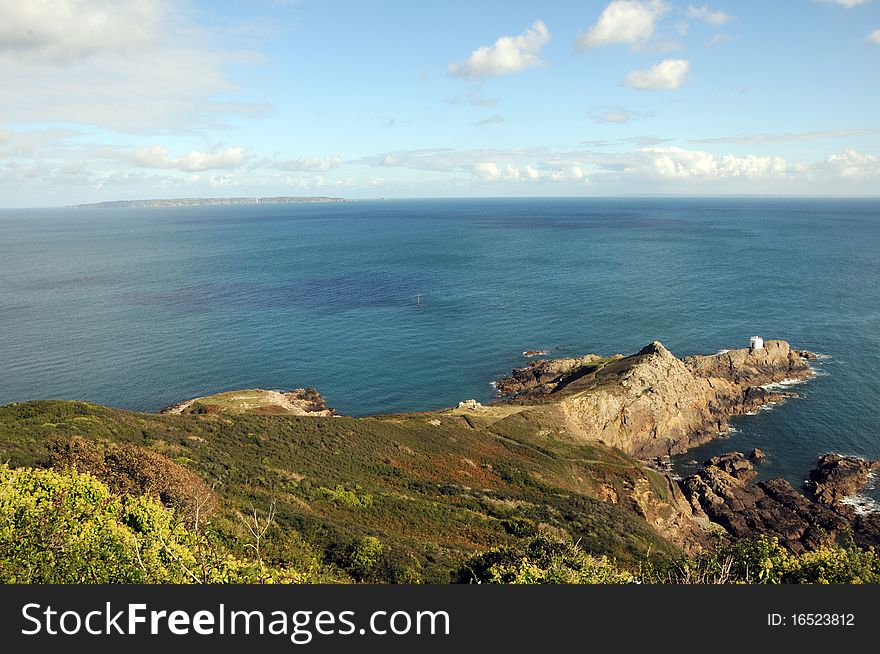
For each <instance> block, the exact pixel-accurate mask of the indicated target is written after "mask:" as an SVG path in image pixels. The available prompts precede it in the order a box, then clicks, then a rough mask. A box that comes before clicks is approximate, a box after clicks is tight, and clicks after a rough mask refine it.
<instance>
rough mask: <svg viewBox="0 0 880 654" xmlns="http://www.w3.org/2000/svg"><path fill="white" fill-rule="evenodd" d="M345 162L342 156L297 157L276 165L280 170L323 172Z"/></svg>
mask: <svg viewBox="0 0 880 654" xmlns="http://www.w3.org/2000/svg"><path fill="white" fill-rule="evenodd" d="M343 163H345V162H344V161H343V160H342V159H341V158H340V157H327V158H325V159H320V158H316V157H298V158H295V159H288V160H287V161H282V162H281V163H279V164H277V165H276V166H275V167H277V168H278V169H280V170H287V171H291V172H312V173H323V172H326V171H328V170H330V169H331V168H337V167H339V166H341V165H342V164H343Z"/></svg>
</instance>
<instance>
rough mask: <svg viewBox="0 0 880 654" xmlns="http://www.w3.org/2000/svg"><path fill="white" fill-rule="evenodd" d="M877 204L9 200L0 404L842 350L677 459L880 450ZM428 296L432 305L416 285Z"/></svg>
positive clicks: (351, 386) (357, 406)
mask: <svg viewBox="0 0 880 654" xmlns="http://www.w3.org/2000/svg"><path fill="white" fill-rule="evenodd" d="M878 264H880V201H878V200H863V199H679V198H675V199H671V198H664V199H631V198H627V199H525V200H524V199H485V200H419V201H415V200H412V201H403V200H401V201H363V202H349V203H344V204H312V205H252V206H229V207H189V208H176V209H170V208H169V209H134V208H130V209H53V210H6V211H0V403H7V402H12V401H20V400H27V399H34V398H77V399H85V400H91V401H95V402H100V403H103V404H108V405H112V406H118V407H124V408H130V409H141V410H149V411H152V410H157V409H159V408H160V407H162V406H164V405H167V404H170V403H173V402H176V401H179V400H182V399H186V398H189V397H193V396H197V395H205V394H209V393H213V392H218V391H223V390H228V389H235V388H245V387H264V388H279V389H284V388H295V387H300V386H314V387H317V388H318V389H319V390H320V391H321V392H322V394H323V395H324V396H325V397H326V398H327V400H328V402H329V404H330V405H331V406H334V407H336V408H337V409H338V410H340V411H341V412H343V413H348V414H354V415H363V414H369V413H376V412H393V411H410V410H419V409H431V408H437V407H444V406H449V405H452V404H454V403H456V402H457V401H459V400H462V399H466V398H471V397H473V398H476V399H478V400H481V401H487V400H489V399H490V398H491V397H492V393H493V390H492V388H491V387H490V384H489V383H490V381H491V380H493V379H494V378H497V377H498V376H500V375H502V374H504V373H506V372H508V371H509V370H510V369H511V368H513V367H515V366H519V365H523V364H524V362H525V360H524V359H523V357H522V355H521V352H522V351H523V350H525V349H529V348H547V349H549V350H551V352H552V354H553V355H559V356H562V355H568V354H574V353H586V352H598V353H606V354H611V353H615V352H623V353H631V352H633V351H635V350H637V349H638V348H640V347H642V346H643V345H645V344H646V343H648V342H650V341H652V340H655V339H658V340H661V341H663V343H664V344H665V345H666V346H667V347H669V348H670V349H671V350H672V351H673V352H674V353H675V354H677V355H679V356H681V355H685V354H691V353H698V352H714V351H717V350H718V349H721V348H729V347H742V346H745V345H746V344H747V342H748V337H749V336H751V335H752V334H761V335H763V336H764V337H765V338H784V339H787V340H789V341H791V342H792V343H793V344H795V345H796V346H798V347H802V348H808V349H811V350H815V351H818V352H821V353H825V354H828V355H830V356H831V358H830V359H828V360H826V361H823V362H821V363H820V366H819V367H820V376H818V377H817V378H815V379H814V380H812V381H810V382H809V383H807V384H805V385H803V386H801V387H800V388H799V390H800V391H801V392H802V394H803V398H802V399H799V400H795V401H791V402H788V403H786V404H783V405H780V406H778V407H775V408H774V409H773V410H771V411H762V412H760V413H759V414H758V415H756V416H749V417H744V418H740V419H737V420H736V421H735V426H736V428H737V429H738V430H739V431H738V432H737V433H735V434H733V435H732V436H731V437H729V438H727V439H724V440H722V441H718V442H715V443H713V444H710V445H708V446H706V447H703V448H700V449H699V450H696V451H692V452H691V453H689V454H688V455H686V456H685V457H684V458H682V459H681V461H680V462H679V465H680V466H683V467H684V468H686V467H687V465H688V464H687V461H688V460H692V459H693V460H702V459H705V458H706V457H707V456H709V455H711V454H713V453H715V452H721V451H727V450H730V449H734V448H739V449H745V448H750V447H755V446H758V447H761V448H762V449H764V450H765V451H766V452H767V453H768V456H769V460H768V462H767V464H766V465H765V467H764V468H763V470H764V473H765V475H768V476H769V475H775V474H783V475H786V476H787V477H788V478H789V479H791V480H792V481H794V482H796V483H797V482H799V481H800V480H801V479H803V477H804V475H805V473H806V471H807V470H808V469H809V468H810V467H811V466H812V465H813V463H814V461H815V458H816V456H817V455H818V454H820V453H822V452H825V451H830V450H834V451H842V452H847V453H853V454H860V455H864V456H873V457H880V401H878V400H880V376H878V374H877V371H878V367H880V267H878ZM417 293H420V294H421V301H422V306H421V308H420V309H416V307H415V302H416V295H417Z"/></svg>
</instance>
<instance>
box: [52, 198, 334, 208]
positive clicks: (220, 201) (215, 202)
mask: <svg viewBox="0 0 880 654" xmlns="http://www.w3.org/2000/svg"><path fill="white" fill-rule="evenodd" d="M345 201H346V200H345V198H332V197H326V196H313V197H297V196H287V195H282V196H277V197H269V198H254V197H250V198H248V197H244V198H166V199H162V200H113V201H110V202H92V203H88V204H73V205H69V206H68V208H70V209H119V208H126V207H203V206H219V205H230V204H297V203H302V202H310V203H312V202H345Z"/></svg>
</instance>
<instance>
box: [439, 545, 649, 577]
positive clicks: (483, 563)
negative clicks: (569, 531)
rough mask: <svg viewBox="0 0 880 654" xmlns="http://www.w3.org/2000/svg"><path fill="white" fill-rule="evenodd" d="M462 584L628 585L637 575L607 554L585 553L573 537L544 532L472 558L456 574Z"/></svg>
mask: <svg viewBox="0 0 880 654" xmlns="http://www.w3.org/2000/svg"><path fill="white" fill-rule="evenodd" d="M456 581H458V582H462V583H490V584H627V583H633V582H634V581H636V578H635V576H634V575H633V574H631V573H629V572H627V571H625V570H621V569H620V568H619V567H618V566H617V564H616V563H615V562H614V561H613V560H612V559H609V558H608V557H606V556H601V557H596V556H592V555H591V554H588V553H586V552H584V551H583V550H582V549H581V547H580V546H579V545H578V544H577V543H574V542H572V541H570V540H563V539H560V538H556V537H554V536H550V535H547V534H541V535H539V536H537V537H536V538H534V539H533V540H532V541H530V542H529V543H527V544H526V545H525V546H522V545H519V544H517V545H511V546H507V547H500V548H496V549H493V550H490V551H488V552H486V553H484V554H480V555H478V556H476V557H474V558H472V559H471V560H470V561H469V562H468V563H467V564H465V566H463V567H462V569H461V570H460V571H459V572H458V573H457V575H456Z"/></svg>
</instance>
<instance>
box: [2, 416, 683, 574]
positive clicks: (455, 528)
mask: <svg viewBox="0 0 880 654" xmlns="http://www.w3.org/2000/svg"><path fill="white" fill-rule="evenodd" d="M505 411H506V410H505ZM505 411H502V412H501V413H500V414H499V416H504V415H505ZM499 416H494V417H493V416H492V415H491V412H487V414H486V415H483V416H481V417H475V416H468V415H463V414H460V413H456V412H446V413H443V412H441V413H434V414H412V415H400V416H384V417H373V418H347V417H336V418H329V417H312V416H301V417H300V416H272V415H251V414H244V415H226V414H212V413H205V414H194V415H156V414H145V413H135V412H130V411H122V410H117V409H111V408H107V407H102V406H97V405H93V404H89V403H85V402H66V401H37V402H27V403H21V404H15V405H8V406H5V407H0V460H3V461H8V462H9V464H10V465H11V466H14V467H16V466H29V467H49V466H53V465H54V466H56V468H57V469H64V468H65V467H72V468H75V469H77V470H79V471H81V472H88V473H90V474H92V475H94V476H96V477H97V478H99V479H101V480H102V483H105V484H107V485H108V486H110V487H111V488H112V489H113V491H114V492H116V493H118V494H120V495H133V496H137V495H138V494H139V493H146V494H147V495H149V496H152V497H155V498H156V499H157V500H160V501H162V502H163V503H164V504H165V505H166V506H168V507H171V508H174V509H175V510H176V511H177V512H178V513H179V515H180V516H181V519H188V518H187V516H191V515H192V510H193V509H192V507H193V502H194V501H197V500H196V498H199V497H204V496H205V495H206V491H209V493H207V494H208V495H209V496H216V497H215V498H214V499H213V500H210V501H212V502H214V504H215V508H214V510H213V511H212V512H211V513H210V515H209V520H210V528H209V531H210V533H211V535H212V540H213V541H214V542H216V543H217V544H218V546H222V547H223V548H224V549H225V550H226V551H230V552H234V553H237V555H240V556H244V555H245V554H246V553H247V552H248V551H249V550H250V548H249V547H248V544H249V543H251V542H252V540H253V536H252V534H251V533H250V532H249V530H248V528H247V527H246V523H245V519H247V518H248V517H249V516H253V514H254V510H256V512H257V515H258V516H263V517H265V516H267V515H269V513H270V511H271V512H273V514H274V516H273V527H272V528H271V529H269V530H268V531H267V533H266V534H265V535H264V537H263V539H262V542H261V555H262V558H263V560H264V562H265V564H266V565H267V566H270V567H279V568H291V567H292V568H295V569H307V570H308V569H310V566H311V563H310V562H311V561H313V560H317V561H318V562H319V563H320V564H321V565H323V566H327V567H329V568H330V569H332V570H333V571H334V573H335V574H336V575H337V577H338V578H340V579H353V580H363V581H391V582H448V581H449V580H450V575H451V573H452V572H453V571H455V570H457V569H458V568H459V567H460V566H461V564H462V563H463V562H464V561H465V560H466V559H467V558H468V557H470V556H472V555H473V554H474V553H476V552H480V551H484V550H487V549H489V548H492V547H495V546H498V545H504V544H513V543H516V542H520V541H522V540H524V539H528V538H531V537H533V536H534V535H535V534H536V533H538V532H539V531H546V532H553V533H558V534H560V535H563V536H565V537H571V538H574V539H577V540H580V542H581V543H582V546H583V547H585V548H588V549H589V551H590V552H592V553H594V554H596V555H597V556H601V555H608V556H613V557H614V558H616V559H618V560H619V561H621V562H635V561H641V560H642V559H644V557H645V556H646V555H647V553H648V552H651V553H652V556H658V557H659V556H671V555H674V554H675V553H676V552H677V551H678V548H677V547H676V546H675V545H674V544H672V543H671V542H670V541H669V540H667V539H666V538H664V537H663V536H661V535H660V534H659V533H658V532H657V530H656V529H654V528H653V527H652V526H651V524H649V523H648V522H647V521H646V517H645V516H646V515H648V516H652V517H653V516H655V514H656V515H661V514H663V512H664V511H666V510H668V509H667V507H666V505H665V499H664V498H666V499H669V498H670V496H671V494H672V493H673V491H672V490H670V488H669V487H668V486H667V481H666V480H665V478H663V477H662V476H661V475H660V474H658V473H656V472H654V471H652V470H650V469H648V468H647V467H646V466H645V465H644V464H642V463H640V462H638V461H635V460H633V459H631V458H629V457H627V456H625V455H623V454H622V453H620V452H618V451H615V450H613V449H611V448H607V447H604V446H602V445H600V444H592V445H588V444H575V443H571V442H566V441H564V440H553V439H547V438H546V437H545V436H541V433H543V432H545V431H547V430H550V429H552V428H553V427H552V425H551V424H550V423H549V422H547V421H546V420H545V418H543V417H541V416H537V415H535V416H528V417H526V416H521V417H519V418H517V416H516V415H508V416H506V417H499ZM493 420H494V421H495V422H492V421H493ZM438 422H439V424H437V423H438ZM108 467H109V468H111V469H112V472H111V471H109V470H108ZM187 473H192V474H193V475H195V476H196V477H197V479H194V478H193V477H191V476H189V475H188V474H187ZM187 524H190V523H189V522H187Z"/></svg>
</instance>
